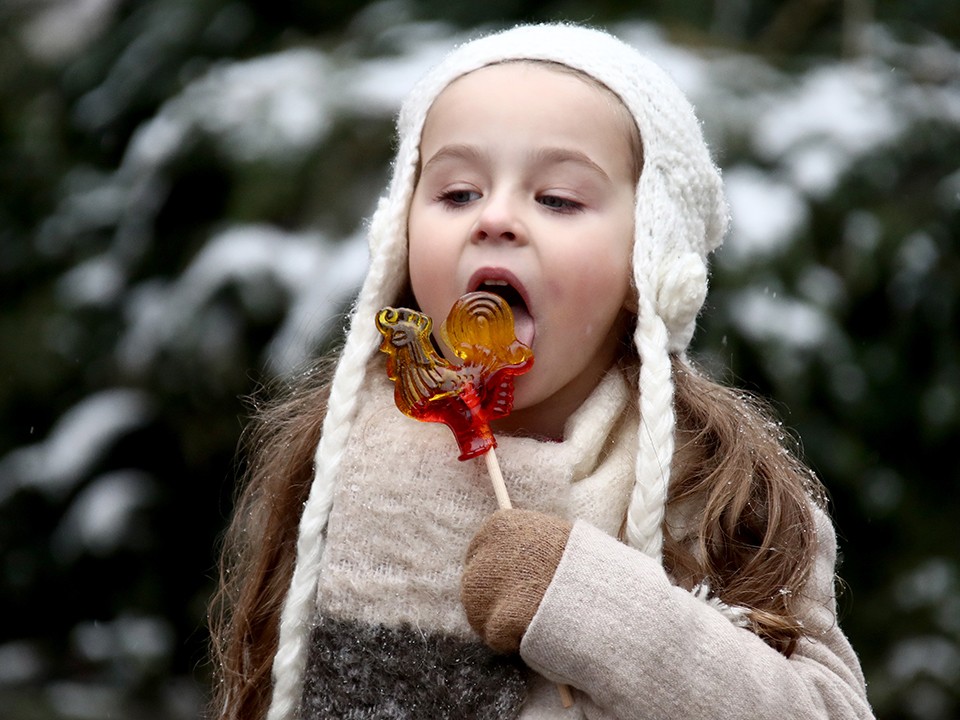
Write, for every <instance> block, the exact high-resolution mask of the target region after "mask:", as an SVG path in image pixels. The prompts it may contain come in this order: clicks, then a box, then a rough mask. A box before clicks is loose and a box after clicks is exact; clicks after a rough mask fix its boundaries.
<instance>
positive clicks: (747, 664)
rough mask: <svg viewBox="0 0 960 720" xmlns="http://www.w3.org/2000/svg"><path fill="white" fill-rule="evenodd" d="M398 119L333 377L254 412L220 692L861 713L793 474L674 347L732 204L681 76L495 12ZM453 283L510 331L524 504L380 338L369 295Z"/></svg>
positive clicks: (278, 707)
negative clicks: (388, 356)
mask: <svg viewBox="0 0 960 720" xmlns="http://www.w3.org/2000/svg"><path fill="white" fill-rule="evenodd" d="M398 131H399V138H400V145H399V150H398V154H397V157H396V161H395V163H394V167H393V178H392V182H391V184H390V187H389V189H388V193H387V194H386V196H385V197H384V198H383V199H382V200H381V201H380V204H379V206H378V208H377V211H376V213H375V215H374V217H373V220H372V222H371V225H370V229H369V241H370V248H371V266H370V269H369V274H368V276H367V278H366V281H365V283H364V285H363V287H362V289H361V291H360V294H359V297H358V299H357V302H356V305H355V309H354V312H353V316H352V320H351V324H350V329H349V331H348V334H347V337H346V342H345V345H344V347H343V350H342V352H341V354H340V357H339V359H338V360H336V361H335V364H334V365H331V366H330V367H329V369H328V370H327V371H325V372H323V373H319V375H321V376H323V377H324V378H328V377H331V376H332V378H331V379H330V380H329V382H327V381H326V380H321V381H318V382H313V383H312V384H311V385H308V386H306V387H300V388H297V389H296V392H293V393H291V395H290V397H289V398H288V399H287V400H285V401H283V402H282V403H280V404H278V405H276V406H274V407H273V408H270V409H268V410H266V411H265V412H264V413H263V414H262V416H261V418H260V421H259V429H258V430H257V434H256V435H255V440H254V444H253V445H252V450H253V451H254V459H253V462H252V466H251V470H250V473H249V478H248V484H247V486H246V489H245V491H244V494H243V497H242V498H241V500H240V504H239V507H238V509H237V512H236V517H235V520H234V523H233V525H232V527H231V530H230V534H229V537H228V543H227V546H226V549H225V553H224V568H225V569H224V575H223V577H224V578H226V582H225V584H224V587H223V590H222V594H221V601H222V602H221V604H220V607H221V608H222V609H223V612H222V614H221V615H220V618H219V622H218V624H216V625H215V637H216V639H217V644H216V649H217V651H218V657H219V661H220V671H221V678H220V683H219V685H218V687H217V707H216V711H217V712H218V713H219V714H220V716H221V717H223V718H243V719H244V720H247V719H249V718H261V717H264V716H265V715H266V716H267V717H269V718H270V719H271V720H286V719H288V718H294V717H298V718H311V719H312V718H340V717H349V718H446V717H454V716H456V717H458V718H459V717H465V718H524V719H527V720H529V719H532V718H577V717H579V718H591V719H599V718H618V719H622V720H625V719H627V718H638V719H639V718H692V717H712V718H744V717H751V718H780V717H810V718H813V717H818V718H853V717H856V718H866V717H871V716H872V715H871V711H870V708H869V705H868V703H867V700H866V696H865V690H864V681H863V677H862V675H861V672H860V668H859V665H858V662H857V659H856V657H855V655H854V653H853V652H852V650H851V649H850V647H849V645H848V643H847V641H846V639H845V638H844V636H843V634H842V633H841V632H840V630H839V628H838V627H837V623H836V616H835V601H834V590H833V573H834V562H835V538H834V532H833V529H832V527H831V524H830V522H829V521H828V519H827V517H826V515H825V512H824V509H823V500H822V497H823V495H822V491H821V489H820V487H819V485H818V483H817V481H816V479H815V478H814V477H813V476H812V474H811V473H810V472H809V471H808V470H806V469H805V468H804V467H803V466H802V465H801V464H800V463H799V462H798V461H797V460H796V458H795V457H794V455H792V454H791V453H790V452H788V451H787V450H786V449H785V448H784V447H783V444H782V442H781V437H780V435H779V432H778V428H777V425H776V424H775V423H773V422H771V421H770V420H768V419H767V417H766V416H765V415H764V414H763V412H762V411H761V410H760V409H759V408H758V407H757V405H756V404H755V403H752V402H751V401H749V400H747V399H744V396H743V395H742V394H740V393H735V392H733V391H731V390H728V389H726V388H723V387H721V386H719V385H717V384H715V383H713V382H711V381H710V380H708V379H706V378H705V377H703V376H702V375H701V374H700V373H699V372H698V371H697V370H696V369H694V367H693V366H692V365H691V363H690V361H689V360H688V359H687V357H686V355H685V349H686V347H687V345H688V344H689V342H690V339H691V336H692V334H693V330H694V325H695V318H696V315H697V313H698V312H699V310H700V307H701V305H702V304H703V301H704V296H705V293H706V284H707V269H706V268H707V256H708V254H709V253H710V252H711V251H712V250H714V249H715V248H716V247H718V246H719V244H720V242H721V240H722V237H723V234H724V232H725V230H726V225H727V208H726V205H725V202H724V200H723V195H722V189H721V183H720V177H719V173H718V171H717V169H716V168H715V166H714V165H713V163H712V161H711V159H710V156H709V153H708V151H707V148H706V146H705V144H704V141H703V138H702V135H701V132H700V128H699V125H698V123H697V120H696V118H695V117H694V114H693V110H692V108H691V107H690V105H689V103H688V102H687V101H686V100H685V99H684V97H683V96H682V94H681V93H680V92H679V90H678V89H677V88H676V87H675V86H674V84H673V83H672V82H671V81H670V80H669V79H668V78H667V77H666V76H665V75H664V73H663V72H662V71H660V70H659V69H658V68H656V67H655V66H653V65H652V64H651V63H649V61H647V60H645V59H644V58H642V57H641V56H639V55H638V54H637V53H636V52H635V51H634V50H633V49H631V48H629V47H628V46H626V45H624V44H623V43H621V42H620V41H618V40H616V39H614V38H613V37H611V36H609V35H607V34H606V33H603V32H600V31H597V30H592V29H587V28H582V27H575V26H566V25H545V26H522V27H518V28H514V29H513V30H510V31H507V32H503V33H500V34H495V35H491V36H488V37H484V38H481V39H478V40H475V41H473V42H470V43H467V44H465V45H463V46H462V47H460V48H458V49H456V50H455V51H453V52H452V53H451V54H450V55H449V56H448V57H447V59H446V60H445V61H444V62H442V63H441V64H440V65H439V66H438V67H437V68H435V69H434V70H433V71H432V72H431V73H429V74H428V75H427V76H426V77H425V78H424V79H423V80H421V82H420V83H419V84H418V85H417V86H416V87H415V88H414V90H413V91H412V92H411V94H410V95H409V97H408V99H407V100H406V102H405V103H404V106H403V108H402V109H401V112H400V116H399V121H398ZM476 289H486V290H492V291H496V292H499V293H500V294H502V295H503V296H504V297H505V298H506V299H508V300H509V301H510V303H511V305H512V307H513V311H514V316H515V318H516V328H517V334H518V337H519V338H520V339H521V340H523V341H524V342H525V343H527V344H529V345H531V346H532V347H533V349H534V351H535V355H536V361H535V364H534V367H533V369H532V371H531V372H530V373H528V374H527V375H524V376H522V377H520V378H518V380H517V382H516V393H515V403H514V411H513V413H512V414H511V415H510V416H509V417H507V418H505V419H504V420H501V421H499V422H498V424H497V425H496V426H495V428H494V430H495V431H496V432H497V433H498V437H499V450H498V454H499V456H500V459H501V462H502V466H503V472H504V475H505V476H506V478H507V483H508V485H509V488H510V493H511V495H512V498H513V502H514V504H515V505H516V506H517V507H520V508H523V509H522V510H508V511H498V512H494V511H495V508H496V504H495V501H494V498H493V493H492V492H491V491H490V489H489V483H488V480H487V479H486V476H485V471H484V468H483V463H482V462H480V463H477V462H475V461H468V462H464V463H461V462H458V461H457V459H456V456H457V452H456V448H455V445H454V443H453V439H452V437H451V436H450V434H449V432H448V431H447V430H446V428H443V427H442V426H439V425H433V424H421V423H417V422H415V421H413V420H410V419H409V418H406V417H405V416H403V415H401V413H400V412H399V411H398V410H397V409H396V408H395V406H394V403H393V386H392V384H391V383H390V382H389V380H388V379H387V378H386V375H385V373H384V370H383V363H384V358H383V357H382V356H380V355H379V353H378V352H377V350H378V347H379V344H380V336H379V333H378V331H377V329H376V327H375V325H374V321H373V319H374V316H375V314H376V312H377V311H378V310H379V309H380V308H381V307H383V306H385V305H398V304H399V305H407V306H416V307H418V308H420V309H421V310H422V311H424V312H425V313H427V314H429V315H431V316H432V317H433V318H435V319H437V321H438V324H439V320H441V319H442V318H444V317H445V316H446V313H447V311H448V310H449V308H450V306H451V305H452V304H453V302H454V301H455V300H456V299H457V297H459V296H460V295H462V294H463V293H465V292H468V291H472V290H476ZM441 350H442V351H444V352H448V351H449V350H448V349H447V348H441ZM271 672H272V680H271ZM554 682H559V683H564V684H566V685H569V686H570V687H571V688H572V689H573V698H574V707H571V708H564V707H563V706H562V704H561V700H560V696H559V694H558V693H557V692H556V690H555V688H554V687H553V683H554ZM268 708H269V710H268Z"/></svg>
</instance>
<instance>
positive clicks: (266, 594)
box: [210, 357, 823, 720]
mask: <svg viewBox="0 0 960 720" xmlns="http://www.w3.org/2000/svg"><path fill="white" fill-rule="evenodd" d="M332 369H333V363H332V361H327V362H325V364H324V365H323V366H322V367H320V368H319V369H318V371H317V372H314V373H310V374H307V375H305V376H304V377H303V378H301V380H300V381H299V382H298V383H297V384H296V386H294V387H291V388H290V389H289V390H287V391H286V392H285V397H282V398H280V399H279V400H277V401H274V402H272V403H270V404H267V405H265V406H262V407H260V408H258V414H257V416H256V417H255V419H254V422H253V424H252V425H251V428H250V430H249V431H248V433H247V434H246V436H245V448H246V452H247V454H248V457H249V462H248V466H247V471H246V477H245V481H244V483H243V486H242V493H241V494H240V496H239V499H238V501H237V505H236V509H235V512H234V515H233V520H232V523H231V525H230V527H229V529H228V531H227V533H226V536H225V540H224V545H223V551H222V559H221V574H220V588H219V591H218V593H217V594H216V596H215V597H214V599H213V602H212V604H211V613H210V619H211V634H212V638H213V642H212V646H213V659H214V663H215V668H214V671H215V678H216V681H215V683H214V688H213V704H212V708H211V713H212V714H213V715H214V716H216V717H218V718H222V719H223V720H254V719H256V718H262V717H264V716H265V715H266V711H267V708H268V706H269V701H270V692H271V687H272V684H271V677H270V671H271V665H272V661H273V655H274V654H275V652H276V650H277V643H278V637H279V626H280V612H281V609H282V606H283V600H284V596H285V594H286V591H287V588H288V585H289V583H290V579H291V576H292V574H293V566H294V562H295V559H296V536H297V529H298V524H299V519H300V513H301V512H302V510H303V505H304V502H305V501H306V498H307V494H308V492H309V486H310V481H311V478H312V475H313V453H314V450H315V448H316V445H317V442H318V441H319V437H320V430H321V425H322V422H323V416H324V413H325V408H326V397H327V390H328V388H327V386H328V380H329V377H330V376H331V375H332ZM673 376H674V383H675V387H676V396H675V406H676V418H677V420H676V422H677V443H676V451H675V455H674V461H673V470H672V475H671V484H670V491H669V497H668V509H667V521H666V523H665V525H664V564H665V567H666V569H667V570H668V572H670V573H671V574H672V575H673V576H674V577H676V578H678V579H681V582H683V579H686V580H687V582H686V583H685V584H687V585H688V586H690V585H692V584H694V583H698V582H700V581H702V580H706V581H707V582H709V584H710V587H711V588H712V591H713V592H714V594H715V595H716V596H717V597H719V598H720V599H721V600H722V601H723V602H725V603H727V604H728V605H736V606H742V607H744V608H747V609H748V611H749V612H748V617H749V620H750V622H751V624H752V627H753V630H754V631H755V632H756V633H757V634H758V635H759V636H760V637H761V638H763V639H764V640H765V641H766V642H767V643H768V644H769V645H771V646H772V647H774V648H776V649H777V650H779V651H780V652H782V653H783V654H785V655H788V656H789V655H790V654H791V653H792V652H793V649H794V648H795V647H796V644H797V641H798V640H799V639H800V638H801V637H802V636H803V634H804V629H803V626H802V624H801V622H800V619H799V617H798V606H799V604H800V603H801V602H802V597H803V591H804V586H805V583H806V581H807V578H808V577H809V575H810V573H811V570H812V566H813V561H814V555H815V552H816V545H815V543H816V535H815V531H814V520H813V516H812V509H811V503H814V504H819V503H822V497H823V492H822V489H821V487H820V485H819V482H818V481H817V479H816V478H815V476H814V475H813V473H812V472H810V471H809V470H808V469H807V468H806V467H805V466H804V465H803V464H802V463H801V462H800V460H799V459H798V457H797V455H796V453H795V452H793V450H792V448H791V447H790V441H789V439H788V438H787V437H786V436H785V434H784V432H783V429H782V426H781V425H780V424H779V423H777V422H775V421H774V420H773V419H772V417H771V414H770V413H769V412H768V411H767V409H766V408H765V407H764V405H763V403H761V402H760V401H758V400H757V399H755V398H753V397H750V396H748V395H746V394H745V393H742V392H740V391H735V390H733V389H731V388H728V387H725V386H723V385H721V384H719V383H717V382H715V381H713V380H710V379H709V378H707V377H706V376H705V375H703V374H702V373H700V372H699V371H697V370H696V369H694V368H693V366H691V365H690V364H689V363H688V362H687V361H686V360H684V359H681V358H679V357H674V358H673ZM681 507H694V508H696V509H697V517H696V519H695V525H696V527H695V532H694V533H693V538H694V539H693V541H691V540H690V539H689V538H688V537H681V536H677V537H675V535H674V533H673V532H672V528H671V525H670V522H671V509H675V508H681Z"/></svg>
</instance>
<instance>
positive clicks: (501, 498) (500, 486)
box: [483, 448, 513, 510]
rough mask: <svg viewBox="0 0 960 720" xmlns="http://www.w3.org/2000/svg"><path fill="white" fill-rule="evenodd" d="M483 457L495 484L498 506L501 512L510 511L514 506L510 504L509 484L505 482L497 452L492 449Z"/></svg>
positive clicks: (491, 479)
mask: <svg viewBox="0 0 960 720" xmlns="http://www.w3.org/2000/svg"><path fill="white" fill-rule="evenodd" d="M483 457H484V458H485V459H486V461H487V472H488V473H490V482H492V483H493V494H494V495H496V496H497V505H498V506H499V507H500V509H501V510H509V509H510V508H512V507H513V505H511V504H510V495H509V494H508V493H507V484H506V483H505V482H504V481H503V473H502V472H500V461H499V460H497V453H496V450H494V449H493V448H490V449H489V450H487V452H485V453H484V454H483Z"/></svg>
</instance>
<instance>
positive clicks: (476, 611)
mask: <svg viewBox="0 0 960 720" xmlns="http://www.w3.org/2000/svg"><path fill="white" fill-rule="evenodd" d="M570 528H571V525H570V523H569V522H567V521H566V520H563V519H561V518H559V517H556V516H554V515H544V514H543V513H538V512H533V511H531V510H498V511H497V512H495V513H494V514H493V515H491V516H490V517H489V518H487V520H486V521H485V522H484V524H483V525H482V526H481V527H480V530H479V532H477V534H476V536H474V538H473V541H472V542H471V543H470V547H469V548H468V549H467V559H466V564H465V567H464V571H463V578H462V579H461V583H460V601H461V602H462V603H463V607H464V610H466V613H467V620H468V621H469V623H470V626H471V627H472V628H473V629H474V630H476V631H477V633H478V634H479V635H480V637H482V638H483V641H484V642H485V643H486V644H487V645H489V646H490V647H491V648H493V649H494V650H496V651H498V652H505V653H506V652H516V651H517V650H519V648H520V641H521V640H522V639H523V634H524V633H525V632H526V631H527V626H528V625H529V624H530V621H531V620H533V616H534V614H535V613H536V612H537V608H538V607H540V601H541V600H543V594H544V593H545V592H546V591H547V586H548V585H549V584H550V581H551V580H552V579H553V574H554V572H556V569H557V565H559V564H560V557H561V555H563V548H564V546H565V545H566V544H567V538H569V537H570Z"/></svg>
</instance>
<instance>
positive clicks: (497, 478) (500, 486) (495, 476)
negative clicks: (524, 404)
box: [484, 448, 573, 708]
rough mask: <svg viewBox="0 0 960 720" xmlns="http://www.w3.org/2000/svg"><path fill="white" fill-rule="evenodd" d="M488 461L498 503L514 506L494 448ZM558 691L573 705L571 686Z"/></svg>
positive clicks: (503, 506)
mask: <svg viewBox="0 0 960 720" xmlns="http://www.w3.org/2000/svg"><path fill="white" fill-rule="evenodd" d="M484 458H486V461H487V472H488V473H490V482H491V483H493V494H494V495H496V496H497V505H498V506H499V507H500V509H501V510H509V509H510V508H512V507H513V505H511V504H510V495H509V494H508V493H507V484H506V483H505V482H504V481H503V473H502V472H501V471H500V461H499V460H497V453H496V452H495V451H494V449H493V448H490V449H489V450H487V452H486V453H484ZM557 692H559V693H560V702H561V703H563V706H564V707H565V708H568V707H572V706H573V695H572V694H571V693H570V688H569V687H567V686H566V685H563V684H561V683H557Z"/></svg>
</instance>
